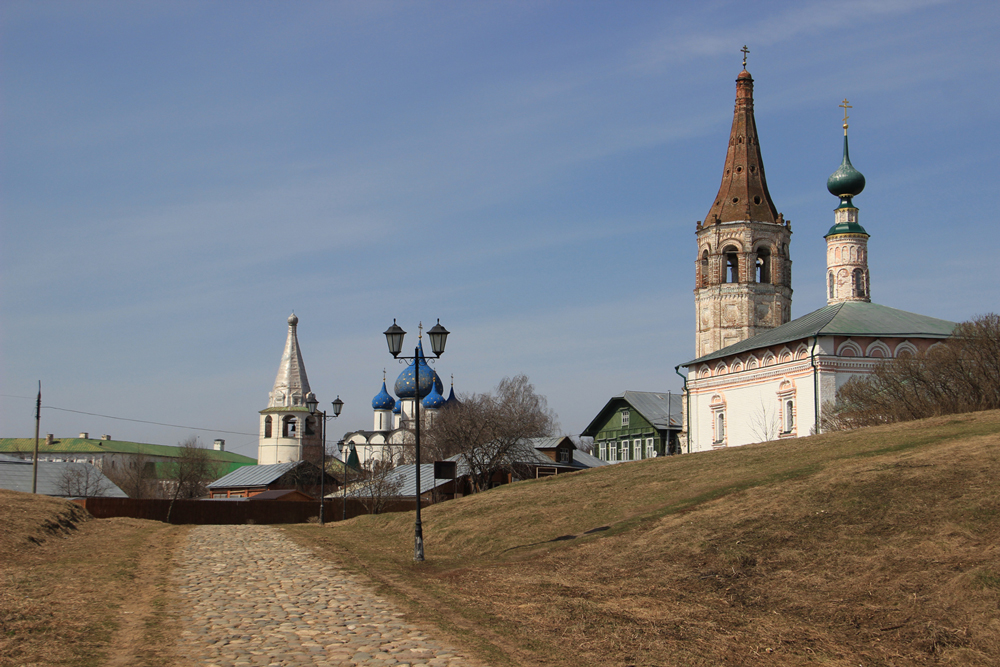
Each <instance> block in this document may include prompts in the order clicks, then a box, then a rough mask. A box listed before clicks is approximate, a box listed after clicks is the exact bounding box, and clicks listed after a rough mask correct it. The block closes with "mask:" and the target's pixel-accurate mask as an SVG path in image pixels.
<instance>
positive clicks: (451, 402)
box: [444, 375, 462, 406]
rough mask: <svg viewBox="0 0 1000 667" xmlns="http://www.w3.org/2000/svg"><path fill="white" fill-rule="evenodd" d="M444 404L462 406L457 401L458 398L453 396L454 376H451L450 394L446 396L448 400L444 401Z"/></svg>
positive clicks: (460, 402)
mask: <svg viewBox="0 0 1000 667" xmlns="http://www.w3.org/2000/svg"><path fill="white" fill-rule="evenodd" d="M444 404H445V405H446V406H447V405H461V404H462V401H460V400H458V397H457V396H455V376H454V375H452V376H451V393H449V394H448V400H447V401H445V402H444Z"/></svg>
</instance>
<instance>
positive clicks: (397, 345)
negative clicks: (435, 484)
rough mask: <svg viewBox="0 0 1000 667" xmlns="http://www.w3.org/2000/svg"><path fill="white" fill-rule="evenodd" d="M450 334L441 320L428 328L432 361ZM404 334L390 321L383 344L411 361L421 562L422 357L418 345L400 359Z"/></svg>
mask: <svg viewBox="0 0 1000 667" xmlns="http://www.w3.org/2000/svg"><path fill="white" fill-rule="evenodd" d="M449 333H450V332H449V331H448V330H447V329H445V328H444V327H443V326H441V320H440V319H439V320H438V322H437V324H435V325H434V326H433V327H431V328H430V330H428V332H427V337H428V338H430V339H431V351H432V352H434V356H433V357H432V358H433V359H439V358H440V357H441V355H442V354H444V346H445V343H447V342H448V334H449ZM405 335H406V332H405V331H403V328H402V327H401V326H399V325H398V324H396V320H395V319H394V320H393V321H392V326H391V327H389V328H388V329H386V330H385V342H386V344H388V346H389V354H391V355H392V357H393V359H400V360H402V361H409V360H412V361H413V386H414V391H415V392H416V393H415V394H414V397H415V400H414V410H413V414H414V417H415V419H414V422H415V423H414V428H413V432H414V440H415V444H416V448H415V449H416V461H417V469H416V472H417V490H416V491H415V493H414V495H415V498H416V502H417V518H416V521H415V523H414V525H413V560H415V561H421V562H422V561H423V560H424V530H423V526H422V525H421V523H420V359H421V357H422V356H423V355H421V354H420V346H419V344H418V345H417V347H416V348H415V349H414V351H413V356H412V357H401V356H399V353H400V352H402V350H403V337H404V336H405Z"/></svg>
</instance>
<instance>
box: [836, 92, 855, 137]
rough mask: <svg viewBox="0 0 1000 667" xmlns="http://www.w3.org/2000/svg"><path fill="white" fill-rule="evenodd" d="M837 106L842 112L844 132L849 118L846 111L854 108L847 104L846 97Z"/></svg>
mask: <svg viewBox="0 0 1000 667" xmlns="http://www.w3.org/2000/svg"><path fill="white" fill-rule="evenodd" d="M837 106H839V107H840V108H841V109H843V110H844V129H845V130H846V129H847V119H848V118H850V116H848V115H847V110H848V109H853V108H854V107H852V106H851V105H850V104H848V103H847V98H846V97H845V98H844V101H843V102H841V103H840V104H838V105H837Z"/></svg>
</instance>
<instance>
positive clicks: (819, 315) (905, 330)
mask: <svg viewBox="0 0 1000 667" xmlns="http://www.w3.org/2000/svg"><path fill="white" fill-rule="evenodd" d="M955 326H956V325H955V323H954V322H949V321H948V320H939V319H937V318H936V317H927V316H926V315H918V314H916V313H909V312H907V311H905V310H897V309H896V308H889V307H888V306H881V305H879V304H877V303H865V302H863V301H845V302H843V303H835V304H833V305H831V306H824V307H823V308H820V309H819V310H814V311H813V312H811V313H809V314H807V315H803V316H802V317H799V318H797V319H794V320H792V321H791V322H788V323H787V324H782V325H781V326H780V327H776V328H774V329H771V330H770V331H765V332H764V333H762V334H758V335H756V336H753V337H751V338H747V339H746V340H742V341H740V342H739V343H734V344H732V345H730V346H729V347H724V348H722V349H721V350H716V351H715V352H712V353H711V354H706V355H705V356H703V357H698V358H697V359H693V360H691V361H688V362H685V363H683V364H681V366H685V367H687V366H693V365H694V364H700V363H703V362H706V361H712V360H714V359H722V358H723V357H729V356H732V355H734V354H740V353H742V352H749V351H751V350H756V349H759V348H762V347H770V346H772V345H781V344H783V343H790V342H792V341H797V340H802V339H805V338H810V337H812V336H816V335H819V336H892V337H899V338H947V337H948V336H950V335H951V332H952V331H954V329H955Z"/></svg>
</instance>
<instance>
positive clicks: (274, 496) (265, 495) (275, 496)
mask: <svg viewBox="0 0 1000 667" xmlns="http://www.w3.org/2000/svg"><path fill="white" fill-rule="evenodd" d="M289 496H293V497H296V499H297V500H303V501H306V500H313V497H312V496H310V495H309V494H307V493H302V492H301V491H297V490H295V489H268V490H267V491H261V492H260V493H258V494H255V495H252V496H250V497H249V498H248V499H247V500H279V499H281V498H284V499H285V500H291V498H290V497H289ZM317 502H319V501H317Z"/></svg>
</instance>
